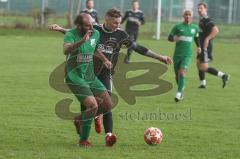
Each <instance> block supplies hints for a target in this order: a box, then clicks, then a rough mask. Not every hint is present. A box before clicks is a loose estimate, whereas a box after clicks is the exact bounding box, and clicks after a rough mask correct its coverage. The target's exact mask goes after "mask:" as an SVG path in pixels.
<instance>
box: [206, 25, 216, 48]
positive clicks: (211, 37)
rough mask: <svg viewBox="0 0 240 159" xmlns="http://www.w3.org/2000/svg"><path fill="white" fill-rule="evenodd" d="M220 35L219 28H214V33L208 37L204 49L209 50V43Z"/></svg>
mask: <svg viewBox="0 0 240 159" xmlns="http://www.w3.org/2000/svg"><path fill="white" fill-rule="evenodd" d="M218 33H219V29H218V27H217V26H214V27H213V28H212V31H211V33H210V34H209V35H208V36H207V37H206V39H205V41H204V49H207V48H208V44H209V41H210V40H211V39H213V38H215V37H216V36H217V34H218Z"/></svg>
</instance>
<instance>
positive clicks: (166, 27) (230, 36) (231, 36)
mask: <svg viewBox="0 0 240 159" xmlns="http://www.w3.org/2000/svg"><path fill="white" fill-rule="evenodd" d="M0 18H1V21H0V25H7V26H15V24H16V23H20V24H25V25H29V26H33V24H34V21H33V18H32V17H31V16H0ZM101 22H103V19H102V20H101ZM53 23H57V24H59V25H61V26H66V24H67V22H66V18H63V17H58V18H54V17H50V18H49V20H48V24H53ZM194 23H196V24H197V22H194ZM175 24H176V22H166V21H164V22H162V24H161V35H162V36H163V37H167V36H168V34H169V32H170V31H171V28H172V27H173V26H174V25H175ZM217 25H218V26H219V28H220V31H221V33H220V34H219V35H218V39H224V40H232V41H238V42H239V38H240V27H239V25H237V24H236V25H227V24H219V23H217ZM123 27H125V24H124V25H123ZM140 33H141V35H144V36H145V37H148V38H151V37H152V36H154V35H155V34H156V23H155V22H147V23H146V24H145V25H143V26H141V28H140Z"/></svg>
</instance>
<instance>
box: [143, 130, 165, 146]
mask: <svg viewBox="0 0 240 159" xmlns="http://www.w3.org/2000/svg"><path fill="white" fill-rule="evenodd" d="M162 139H163V134H162V132H161V130H160V129H158V128H154V127H150V128H147V130H146V131H145V132H144V140H145V142H146V143H147V144H148V145H157V144H159V143H160V142H161V141H162Z"/></svg>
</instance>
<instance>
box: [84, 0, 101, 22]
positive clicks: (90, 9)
mask: <svg viewBox="0 0 240 159" xmlns="http://www.w3.org/2000/svg"><path fill="white" fill-rule="evenodd" d="M81 13H86V14H89V15H90V16H91V17H92V18H93V22H94V24H96V23H99V20H98V13H97V11H96V10H95V9H94V1H93V0H86V9H84V10H83V11H81Z"/></svg>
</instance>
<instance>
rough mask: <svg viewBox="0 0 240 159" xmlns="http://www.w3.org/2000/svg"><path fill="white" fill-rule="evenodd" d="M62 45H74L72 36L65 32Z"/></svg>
mask: <svg viewBox="0 0 240 159" xmlns="http://www.w3.org/2000/svg"><path fill="white" fill-rule="evenodd" d="M64 43H74V36H73V34H72V33H71V32H67V33H66V34H65V35H64Z"/></svg>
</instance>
